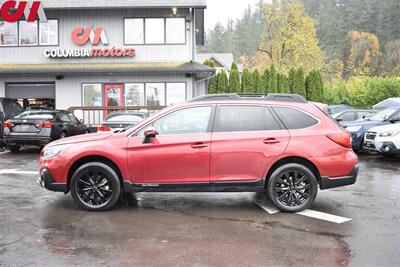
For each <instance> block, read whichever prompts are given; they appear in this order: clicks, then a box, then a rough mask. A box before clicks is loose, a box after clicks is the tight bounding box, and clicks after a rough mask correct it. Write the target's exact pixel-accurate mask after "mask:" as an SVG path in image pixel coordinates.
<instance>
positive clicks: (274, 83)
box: [268, 64, 278, 93]
mask: <svg viewBox="0 0 400 267" xmlns="http://www.w3.org/2000/svg"><path fill="white" fill-rule="evenodd" d="M277 92H278V77H277V72H276V69H275V66H274V65H273V64H272V65H271V67H270V68H269V77H268V93H277Z"/></svg>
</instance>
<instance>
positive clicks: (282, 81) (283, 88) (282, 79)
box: [277, 73, 290, 94]
mask: <svg viewBox="0 0 400 267" xmlns="http://www.w3.org/2000/svg"><path fill="white" fill-rule="evenodd" d="M277 78H278V92H279V93H283V94H290V89H289V80H288V77H286V75H285V74H283V73H278V76H277Z"/></svg>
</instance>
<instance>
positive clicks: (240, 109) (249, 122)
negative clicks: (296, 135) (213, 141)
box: [214, 106, 280, 132]
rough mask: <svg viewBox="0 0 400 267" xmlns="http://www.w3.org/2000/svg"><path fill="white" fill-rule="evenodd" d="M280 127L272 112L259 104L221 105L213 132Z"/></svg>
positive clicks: (274, 128)
mask: <svg viewBox="0 0 400 267" xmlns="http://www.w3.org/2000/svg"><path fill="white" fill-rule="evenodd" d="M277 129H280V127H279V125H278V123H277V122H276V120H275V119H274V118H273V116H272V114H271V113H270V112H269V111H268V110H267V109H266V108H265V107H260V106H221V107H220V108H219V113H218V116H217V119H216V123H215V129H214V132H249V131H265V130H277Z"/></svg>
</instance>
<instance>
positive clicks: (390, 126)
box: [370, 123, 400, 133]
mask: <svg viewBox="0 0 400 267" xmlns="http://www.w3.org/2000/svg"><path fill="white" fill-rule="evenodd" d="M370 131H371V132H377V133H381V132H387V131H400V123H395V124H388V125H383V126H378V127H374V128H372V129H370Z"/></svg>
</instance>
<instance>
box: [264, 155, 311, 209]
mask: <svg viewBox="0 0 400 267" xmlns="http://www.w3.org/2000/svg"><path fill="white" fill-rule="evenodd" d="M317 192H318V183H317V179H316V178H315V175H314V174H313V173H312V171H310V170H309V169H308V168H307V167H305V166H304V165H301V164H297V163H291V164H285V165H283V166H281V167H279V168H277V169H276V170H275V171H274V172H273V173H272V175H271V177H270V178H269V180H268V184H267V195H268V198H269V199H270V200H271V201H272V203H273V204H274V205H275V206H276V207H277V208H278V209H280V210H281V211H285V212H299V211H302V210H305V209H307V208H309V207H310V206H311V205H312V204H313V203H314V200H315V198H316V196H317Z"/></svg>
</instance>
